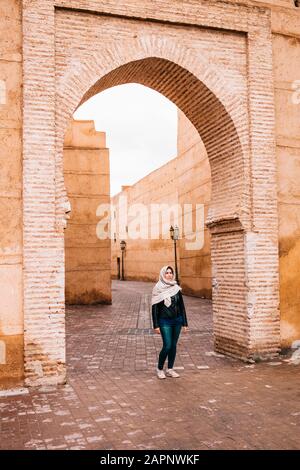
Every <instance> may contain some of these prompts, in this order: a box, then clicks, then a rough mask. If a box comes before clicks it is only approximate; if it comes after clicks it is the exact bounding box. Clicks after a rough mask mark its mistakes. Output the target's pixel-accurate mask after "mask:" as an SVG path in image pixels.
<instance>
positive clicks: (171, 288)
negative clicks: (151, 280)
mask: <svg viewBox="0 0 300 470" xmlns="http://www.w3.org/2000/svg"><path fill="white" fill-rule="evenodd" d="M168 268H169V266H164V267H163V268H161V270H160V273H159V281H158V282H157V283H156V284H155V286H154V287H153V291H152V299H151V304H152V305H154V304H158V303H159V302H161V301H162V300H163V301H164V304H165V305H166V306H167V307H169V306H170V305H171V297H172V296H173V295H175V294H177V292H178V291H180V290H181V287H179V285H178V284H177V282H176V281H175V280H172V281H168V280H167V279H165V274H166V271H167V269H168Z"/></svg>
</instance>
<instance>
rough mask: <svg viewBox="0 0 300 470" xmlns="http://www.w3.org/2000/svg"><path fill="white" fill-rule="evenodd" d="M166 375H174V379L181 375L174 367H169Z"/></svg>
mask: <svg viewBox="0 0 300 470" xmlns="http://www.w3.org/2000/svg"><path fill="white" fill-rule="evenodd" d="M166 376H167V377H173V378H174V379H177V377H180V375H179V374H177V372H175V370H174V369H167V370H166Z"/></svg>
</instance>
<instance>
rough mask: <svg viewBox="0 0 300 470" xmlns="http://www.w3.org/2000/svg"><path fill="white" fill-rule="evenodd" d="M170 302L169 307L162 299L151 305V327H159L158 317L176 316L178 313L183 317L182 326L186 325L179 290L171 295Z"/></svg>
mask: <svg viewBox="0 0 300 470" xmlns="http://www.w3.org/2000/svg"><path fill="white" fill-rule="evenodd" d="M171 302H172V303H171V305H170V306H169V307H167V306H166V305H165V303H164V301H163V300H162V301H161V302H158V303H157V304H154V305H152V321H153V328H159V324H158V320H159V318H176V317H178V316H179V315H180V314H181V315H182V317H183V326H188V322H187V318H186V311H185V307H184V302H183V297H182V294H181V291H178V292H177V294H175V295H173V296H172V297H171Z"/></svg>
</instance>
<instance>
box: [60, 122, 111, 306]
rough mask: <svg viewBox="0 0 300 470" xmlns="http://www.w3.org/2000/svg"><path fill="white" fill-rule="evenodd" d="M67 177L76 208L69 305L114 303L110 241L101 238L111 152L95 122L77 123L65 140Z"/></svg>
mask: <svg viewBox="0 0 300 470" xmlns="http://www.w3.org/2000/svg"><path fill="white" fill-rule="evenodd" d="M64 178H65V184H66V189H67V193H68V198H69V201H70V204H71V212H70V215H69V216H70V218H69V219H68V224H67V228H66V230H65V272H66V279H65V299H66V303H68V304H93V303H111V276H110V256H111V255H110V249H111V248H110V239H109V238H108V239H107V240H101V239H99V238H98V236H97V231H96V229H97V223H98V217H97V208H98V206H99V205H100V204H108V203H109V202H110V196H109V154H108V149H106V148H105V133H104V132H98V131H95V129H94V122H93V121H74V120H72V121H71V123H70V126H69V128H68V130H67V132H66V135H65V141H64Z"/></svg>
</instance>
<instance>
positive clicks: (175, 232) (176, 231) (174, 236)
mask: <svg viewBox="0 0 300 470" xmlns="http://www.w3.org/2000/svg"><path fill="white" fill-rule="evenodd" d="M170 236H171V238H172V240H173V241H174V253H175V273H176V281H177V283H178V284H179V276H178V269H177V250H176V241H177V240H179V228H178V227H177V225H175V227H174V228H173V226H172V225H171V227H170Z"/></svg>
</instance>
